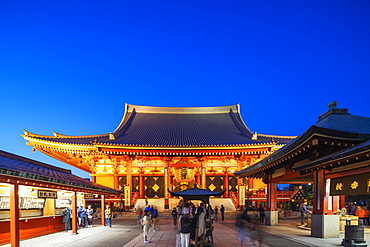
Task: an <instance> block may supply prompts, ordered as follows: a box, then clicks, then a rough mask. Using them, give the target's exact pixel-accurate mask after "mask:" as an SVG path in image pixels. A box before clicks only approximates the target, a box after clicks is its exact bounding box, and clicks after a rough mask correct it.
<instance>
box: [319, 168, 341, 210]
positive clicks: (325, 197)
mask: <svg viewBox="0 0 370 247" xmlns="http://www.w3.org/2000/svg"><path fill="white" fill-rule="evenodd" d="M313 177H314V183H315V185H314V186H315V187H314V188H315V190H314V198H313V204H314V205H313V213H314V214H325V215H332V214H334V213H336V212H337V204H338V200H337V197H334V196H329V191H327V188H326V179H325V170H323V169H319V170H316V171H314V172H313Z"/></svg>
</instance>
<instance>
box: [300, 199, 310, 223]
mask: <svg viewBox="0 0 370 247" xmlns="http://www.w3.org/2000/svg"><path fill="white" fill-rule="evenodd" d="M309 213H310V211H309V210H308V209H307V208H306V204H304V203H302V204H301V225H302V226H304V225H305V219H306V218H307V214H309Z"/></svg>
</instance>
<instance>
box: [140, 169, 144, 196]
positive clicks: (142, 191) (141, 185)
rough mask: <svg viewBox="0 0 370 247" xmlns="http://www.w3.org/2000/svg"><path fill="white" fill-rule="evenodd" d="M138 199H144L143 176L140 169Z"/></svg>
mask: <svg viewBox="0 0 370 247" xmlns="http://www.w3.org/2000/svg"><path fill="white" fill-rule="evenodd" d="M139 197H140V199H144V198H145V185H144V176H143V170H142V169H140V175H139Z"/></svg>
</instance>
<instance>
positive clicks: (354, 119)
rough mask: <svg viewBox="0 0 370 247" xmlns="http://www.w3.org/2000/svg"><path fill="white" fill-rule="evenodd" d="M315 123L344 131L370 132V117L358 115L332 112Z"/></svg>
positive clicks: (322, 126)
mask: <svg viewBox="0 0 370 247" xmlns="http://www.w3.org/2000/svg"><path fill="white" fill-rule="evenodd" d="M315 125H316V126H318V127H321V128H326V129H332V130H338V131H343V132H350V133H358V134H370V118H368V117H361V116H356V115H349V114H348V115H346V114H344V115H341V114H331V115H329V116H327V117H325V118H324V119H322V120H321V121H318V122H317V123H316V124H315Z"/></svg>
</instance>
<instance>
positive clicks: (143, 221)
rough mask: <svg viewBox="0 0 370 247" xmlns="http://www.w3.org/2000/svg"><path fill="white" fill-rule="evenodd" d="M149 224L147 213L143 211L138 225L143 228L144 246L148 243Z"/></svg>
mask: <svg viewBox="0 0 370 247" xmlns="http://www.w3.org/2000/svg"><path fill="white" fill-rule="evenodd" d="M151 223H152V221H151V219H150V215H149V211H147V210H145V211H144V215H143V217H142V218H141V220H140V224H141V225H142V227H143V235H144V244H148V243H150V241H149V240H148V234H149V228H150V224H151Z"/></svg>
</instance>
